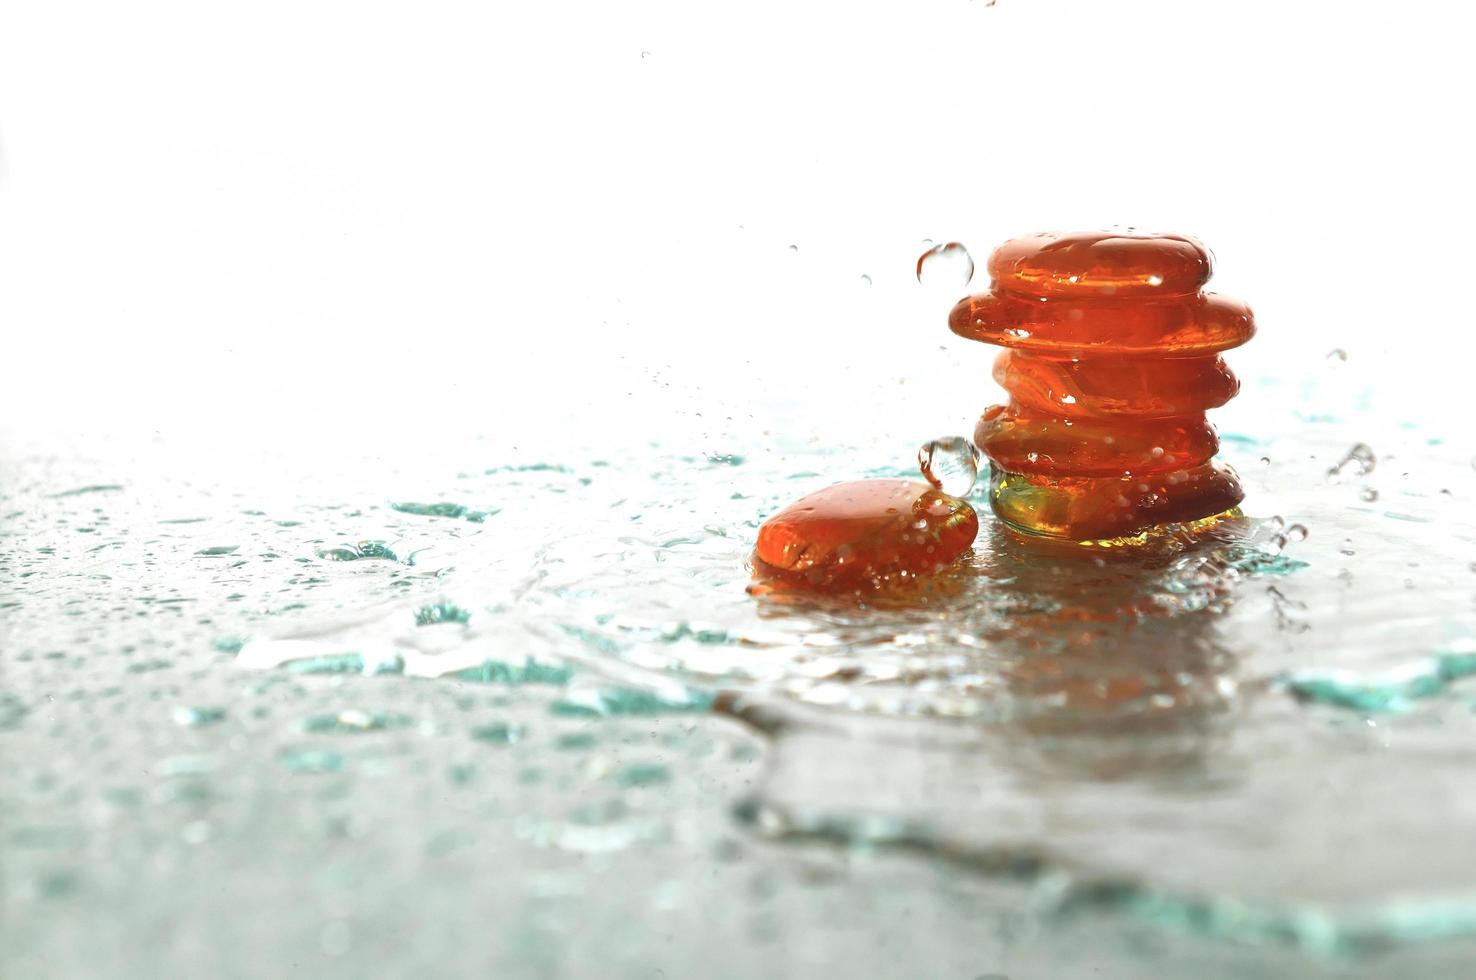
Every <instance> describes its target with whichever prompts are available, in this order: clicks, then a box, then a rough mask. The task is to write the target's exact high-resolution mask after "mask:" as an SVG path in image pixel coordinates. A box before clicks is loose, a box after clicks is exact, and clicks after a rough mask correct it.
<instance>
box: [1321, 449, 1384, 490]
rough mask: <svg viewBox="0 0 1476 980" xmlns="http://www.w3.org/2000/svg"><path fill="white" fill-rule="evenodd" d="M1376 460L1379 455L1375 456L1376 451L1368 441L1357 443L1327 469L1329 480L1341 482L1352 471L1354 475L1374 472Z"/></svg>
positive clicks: (1329, 481)
mask: <svg viewBox="0 0 1476 980" xmlns="http://www.w3.org/2000/svg"><path fill="white" fill-rule="evenodd" d="M1376 462H1377V457H1375V456H1374V451H1373V450H1372V449H1371V448H1369V446H1368V444H1367V443H1363V442H1359V443H1355V444H1354V446H1353V448H1352V449H1349V450H1348V454H1347V455H1346V456H1344V457H1343V458H1342V459H1340V460H1338V462H1337V465H1335V466H1333V467H1332V468H1330V469H1329V470H1328V471H1327V482H1328V483H1341V482H1343V477H1344V476H1347V475H1348V474H1350V473H1351V474H1353V475H1354V476H1368V474H1370V473H1372V472H1373V470H1374V464H1375V463H1376Z"/></svg>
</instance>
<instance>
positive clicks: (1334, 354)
mask: <svg viewBox="0 0 1476 980" xmlns="http://www.w3.org/2000/svg"><path fill="white" fill-rule="evenodd" d="M1347 363H1348V352H1347V351H1345V350H1343V348H1341V347H1334V348H1333V349H1332V350H1330V351H1328V352H1327V364H1328V366H1329V367H1342V366H1343V365H1344V364H1347Z"/></svg>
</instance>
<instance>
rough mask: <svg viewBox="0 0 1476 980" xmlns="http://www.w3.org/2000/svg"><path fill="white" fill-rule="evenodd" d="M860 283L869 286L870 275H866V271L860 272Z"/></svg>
mask: <svg viewBox="0 0 1476 980" xmlns="http://www.w3.org/2000/svg"><path fill="white" fill-rule="evenodd" d="M861 284H862V285H863V286H870V285H871V277H870V276H868V275H867V274H866V273H864V272H863V273H862V274H861Z"/></svg>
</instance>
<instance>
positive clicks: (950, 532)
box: [753, 479, 979, 592]
mask: <svg viewBox="0 0 1476 980" xmlns="http://www.w3.org/2000/svg"><path fill="white" fill-rule="evenodd" d="M978 533H979V518H978V516H977V515H976V514H975V513H974V510H973V508H972V507H970V506H969V505H968V504H967V503H965V502H964V501H962V500H959V499H957V498H955V497H950V496H948V495H946V494H944V493H942V492H940V491H939V490H937V489H936V488H934V487H931V486H929V485H927V484H926V483H919V482H917V481H915V480H896V479H892V480H857V481H853V482H850V483H838V484H836V485H835V486H831V487H826V488H825V489H824V490H820V491H817V492H816V493H812V494H810V495H809V496H807V497H803V498H801V499H800V500H797V501H795V502H794V503H792V504H790V505H789V506H788V507H786V508H784V509H783V510H781V511H780V512H779V513H777V514H775V515H774V516H773V517H771V518H769V519H768V520H767V521H766V522H764V525H763V527H761V528H759V533H758V542H757V545H756V547H755V548H754V563H753V564H754V573H755V575H756V577H758V578H761V579H770V580H781V581H786V582H791V583H795V584H799V585H802V586H805V587H807V588H812V589H815V590H817V591H834V592H844V591H851V590H854V589H857V588H860V587H871V588H882V587H884V586H886V585H889V584H894V583H900V582H906V581H910V580H912V579H914V578H916V577H918V576H922V575H927V574H930V573H932V572H935V571H937V570H938V569H940V568H943V567H945V566H947V565H949V564H951V563H952V562H953V561H954V560H955V559H957V558H958V557H959V556H960V555H962V554H963V553H964V552H966V551H967V550H968V549H969V547H970V546H971V545H972V544H973V543H974V537H975V535H977V534H978Z"/></svg>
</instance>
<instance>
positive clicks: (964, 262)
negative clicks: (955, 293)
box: [917, 242, 974, 289]
mask: <svg viewBox="0 0 1476 980" xmlns="http://www.w3.org/2000/svg"><path fill="white" fill-rule="evenodd" d="M973 278H974V257H973V256H972V255H970V254H969V250H968V249H966V248H964V247H963V246H962V245H960V244H959V243H958V242H947V243H946V244H943V245H934V246H933V247H932V248H930V249H928V250H927V251H926V252H924V253H923V254H921V255H919V256H918V257H917V281H918V282H920V283H922V284H923V285H924V286H940V287H946V288H950V289H952V288H957V289H962V288H963V287H964V286H967V285H968V284H969V280H970V279H973Z"/></svg>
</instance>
